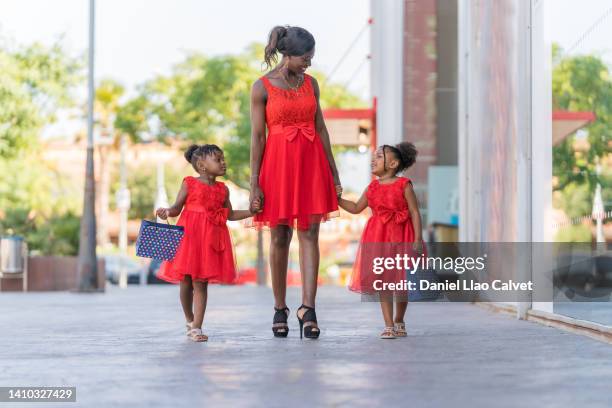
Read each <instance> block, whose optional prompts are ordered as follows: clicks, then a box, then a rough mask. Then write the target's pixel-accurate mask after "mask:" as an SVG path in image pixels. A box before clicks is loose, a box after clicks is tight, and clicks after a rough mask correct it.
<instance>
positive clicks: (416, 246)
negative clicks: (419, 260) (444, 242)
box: [412, 241, 423, 254]
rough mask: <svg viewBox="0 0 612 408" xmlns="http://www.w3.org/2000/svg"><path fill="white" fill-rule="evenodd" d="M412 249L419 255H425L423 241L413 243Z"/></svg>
mask: <svg viewBox="0 0 612 408" xmlns="http://www.w3.org/2000/svg"><path fill="white" fill-rule="evenodd" d="M412 249H413V250H414V251H415V252H416V253H417V254H422V253H423V242H422V241H418V242H413V243H412Z"/></svg>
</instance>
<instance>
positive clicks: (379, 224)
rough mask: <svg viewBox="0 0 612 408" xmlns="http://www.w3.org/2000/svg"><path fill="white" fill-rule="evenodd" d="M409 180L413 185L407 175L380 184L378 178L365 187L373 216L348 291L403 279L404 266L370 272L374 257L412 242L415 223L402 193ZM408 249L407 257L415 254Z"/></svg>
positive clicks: (367, 290)
mask: <svg viewBox="0 0 612 408" xmlns="http://www.w3.org/2000/svg"><path fill="white" fill-rule="evenodd" d="M408 183H411V184H412V181H411V180H410V179H408V178H406V177H398V178H397V180H395V181H394V182H392V183H389V184H381V183H380V182H379V181H378V180H374V181H372V182H371V183H370V185H369V186H368V188H367V191H366V197H367V199H368V206H369V207H370V208H371V209H372V216H371V217H370V219H369V220H368V222H367V224H366V226H365V228H364V230H363V234H362V235H361V241H360V243H359V249H358V250H357V257H356V259H355V264H354V265H353V273H352V274H351V279H350V282H349V289H350V290H352V291H355V292H359V293H366V294H371V293H375V292H376V290H375V289H374V286H373V285H374V281H375V280H382V281H383V282H389V283H390V282H400V281H401V280H403V279H406V271H405V269H393V270H388V271H386V272H385V273H384V274H380V275H378V274H375V273H374V272H373V268H372V265H373V258H374V257H385V256H386V257H394V256H395V254H396V253H399V251H400V250H399V249H398V248H402V249H403V250H406V248H410V247H411V245H410V244H412V243H413V242H414V237H415V234H414V226H413V225H412V220H411V218H410V212H409V211H408V203H407V202H406V198H405V196H404V191H405V189H406V185H407V184H408ZM422 242H423V241H422ZM390 243H403V245H402V244H400V246H399V247H391V246H390V245H388V244H390ZM422 245H423V256H425V257H426V256H427V249H426V248H425V243H424V242H423V244H422ZM396 251H398V252H396ZM407 252H409V254H410V256H417V254H415V253H414V252H413V251H412V250H408V251H407Z"/></svg>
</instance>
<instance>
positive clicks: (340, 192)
mask: <svg viewBox="0 0 612 408" xmlns="http://www.w3.org/2000/svg"><path fill="white" fill-rule="evenodd" d="M342 191H343V190H342V186H341V185H340V184H336V195H337V196H338V198H340V197H342Z"/></svg>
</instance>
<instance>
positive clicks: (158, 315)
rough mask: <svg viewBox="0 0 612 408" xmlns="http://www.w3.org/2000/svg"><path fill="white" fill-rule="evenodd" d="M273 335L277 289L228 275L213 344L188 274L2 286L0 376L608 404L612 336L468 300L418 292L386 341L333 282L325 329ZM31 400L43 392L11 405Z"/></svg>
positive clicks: (91, 402) (88, 394)
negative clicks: (401, 330) (196, 327)
mask: <svg viewBox="0 0 612 408" xmlns="http://www.w3.org/2000/svg"><path fill="white" fill-rule="evenodd" d="M298 293H299V292H298V290H297V289H292V290H291V291H290V294H289V296H288V298H289V307H291V320H290V326H291V333H290V335H289V338H288V339H274V338H272V332H271V329H270V326H271V320H272V312H273V311H272V304H271V302H272V294H271V291H270V289H268V288H257V287H249V286H245V287H217V286H213V287H211V290H210V295H209V299H210V301H209V313H208V315H207V318H206V326H207V328H206V330H205V332H206V333H207V334H208V335H209V336H210V341H209V342H208V343H199V344H197V343H193V342H191V341H189V340H188V339H187V338H186V336H185V334H184V329H183V327H184V324H183V317H182V313H181V311H180V306H179V303H178V288H177V287H176V286H165V285H164V286H152V287H151V286H149V287H144V286H143V287H130V288H129V289H127V290H125V291H122V290H120V289H118V288H116V287H109V288H108V291H107V293H105V294H95V295H86V294H73V293H28V294H22V293H3V294H0V386H35V385H39V386H40V385H45V386H76V387H77V401H78V402H77V403H76V404H74V403H72V404H69V403H64V404H61V405H59V404H56V403H45V404H43V405H44V406H45V407H53V406H68V407H70V406H83V407H172V408H174V407H186V406H189V407H203V406H206V407H216V406H223V407H240V406H265V407H294V406H296V407H299V406H309V407H319V406H323V407H326V406H347V407H349V406H350V407H361V406H363V407H374V406H383V405H384V406H394V407H407V406H411V407H441V406H453V407H464V406H465V407H487V408H489V407H492V406H494V407H530V406H537V407H541V408H544V407H558V406H561V405H563V406H577V407H598V406H601V407H603V406H609V398H610V378H612V347H611V346H610V345H607V344H605V343H601V342H598V341H595V340H592V339H590V338H587V337H581V336H577V335H573V334H568V333H565V332H562V331H559V330H556V329H553V328H549V327H545V326H541V325H538V324H536V323H532V322H525V321H518V320H515V319H513V318H512V317H509V316H505V315H501V314H495V313H491V312H489V311H487V310H484V309H482V308H479V307H476V306H472V305H469V304H448V303H443V304H412V305H410V306H409V309H408V315H407V322H408V331H409V336H408V337H407V338H405V339H397V340H380V339H378V337H377V335H378V333H379V332H380V330H381V328H382V324H381V317H380V312H379V305H378V304H376V303H361V302H360V298H359V296H358V295H355V294H352V293H348V292H347V291H346V290H345V289H343V288H335V287H323V288H320V292H319V298H318V299H319V300H318V302H319V303H318V305H317V310H318V315H319V323H320V326H321V328H322V335H321V339H320V340H318V341H311V340H304V341H300V339H299V337H298V333H297V321H296V319H295V316H294V313H295V307H296V306H297V305H299V300H298ZM0 405H1V406H16V407H26V406H28V405H30V406H36V407H41V406H42V405H41V404H40V403H39V404H25V403H16V404H11V405H9V404H3V403H0Z"/></svg>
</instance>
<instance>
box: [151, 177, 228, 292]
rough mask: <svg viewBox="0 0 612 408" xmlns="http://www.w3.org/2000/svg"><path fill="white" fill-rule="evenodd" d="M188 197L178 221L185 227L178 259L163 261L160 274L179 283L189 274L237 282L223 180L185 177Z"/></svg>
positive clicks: (197, 277)
mask: <svg viewBox="0 0 612 408" xmlns="http://www.w3.org/2000/svg"><path fill="white" fill-rule="evenodd" d="M183 182H185V183H187V199H186V200H185V206H184V207H183V212H182V213H181V216H180V217H179V219H178V221H177V223H176V225H182V226H183V227H184V228H185V233H184V235H183V239H182V240H181V243H180V245H179V247H178V249H177V251H176V255H175V257H174V259H172V260H170V261H164V262H162V264H161V266H160V268H159V272H158V273H157V276H158V277H159V278H160V279H163V280H165V281H167V282H171V283H179V282H180V281H182V280H183V278H184V277H185V275H190V276H191V279H192V280H194V281H207V282H209V283H226V284H229V283H234V281H235V279H236V262H235V258H234V251H233V246H232V240H231V237H230V233H229V230H228V228H227V224H226V222H227V217H228V215H229V209H228V208H225V207H223V204H224V203H225V200H226V199H227V194H228V193H227V188H226V187H225V184H224V183H222V182H219V181H217V182H215V184H214V185H208V184H206V183H203V182H201V181H200V180H198V179H197V178H195V177H191V176H188V177H185V178H184V179H183Z"/></svg>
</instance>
